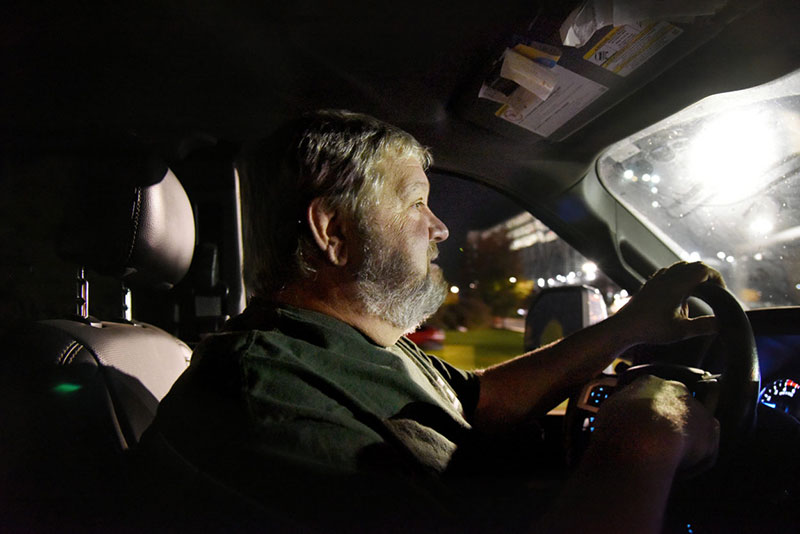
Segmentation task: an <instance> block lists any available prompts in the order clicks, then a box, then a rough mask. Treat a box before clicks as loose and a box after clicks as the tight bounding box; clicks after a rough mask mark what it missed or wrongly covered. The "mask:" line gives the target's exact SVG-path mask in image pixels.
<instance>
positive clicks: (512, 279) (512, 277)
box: [508, 276, 517, 284]
mask: <svg viewBox="0 0 800 534" xmlns="http://www.w3.org/2000/svg"><path fill="white" fill-rule="evenodd" d="M508 281H509V282H511V283H512V284H516V283H517V277H516V276H509V277H508Z"/></svg>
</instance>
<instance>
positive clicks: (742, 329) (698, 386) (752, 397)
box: [565, 283, 761, 463]
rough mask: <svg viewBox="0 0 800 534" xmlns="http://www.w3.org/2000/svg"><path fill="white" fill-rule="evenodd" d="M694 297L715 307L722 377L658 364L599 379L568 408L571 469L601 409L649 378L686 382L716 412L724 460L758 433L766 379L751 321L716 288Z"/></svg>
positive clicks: (700, 291)
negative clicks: (618, 391) (620, 392)
mask: <svg viewBox="0 0 800 534" xmlns="http://www.w3.org/2000/svg"><path fill="white" fill-rule="evenodd" d="M693 294H694V296H696V297H698V298H700V299H701V300H703V301H705V302H706V303H707V304H708V305H709V306H711V309H712V310H713V311H714V315H715V316H716V317H717V323H718V334H717V336H716V339H715V340H714V342H713V344H712V345H711V347H710V348H709V351H721V352H722V353H723V354H724V355H725V365H724V370H723V372H722V374H721V375H712V374H711V373H708V372H706V371H703V370H702V369H698V368H694V367H688V366H684V365H675V364H669V363H659V362H654V363H650V364H644V365H637V366H635V367H630V368H629V369H627V370H626V371H625V372H623V373H622V375H620V376H610V375H604V376H600V377H598V378H595V379H594V380H592V381H590V382H589V383H588V384H586V385H585V386H584V387H583V389H582V390H581V392H580V394H579V395H578V396H577V397H572V398H570V401H569V406H568V407H567V417H566V423H565V441H566V446H567V454H568V460H569V461H570V462H571V463H572V462H574V461H576V460H577V458H578V457H579V456H580V454H582V452H583V450H584V449H585V448H586V446H587V445H588V442H589V438H590V436H591V432H592V431H593V430H594V417H595V414H596V413H597V411H598V409H599V406H600V404H602V402H603V401H604V400H605V399H606V398H608V396H609V395H611V394H612V393H613V391H614V390H615V389H617V388H619V387H622V386H624V385H626V384H628V383H630V382H632V381H633V380H635V379H636V378H638V377H639V376H642V375H646V374H648V375H654V376H657V377H659V378H663V379H665V380H677V381H679V382H683V383H684V384H685V385H686V387H687V388H688V389H689V391H691V392H692V394H693V395H694V396H695V397H696V398H698V400H700V401H701V402H703V403H704V404H705V405H706V407H708V408H709V409H710V410H712V411H713V412H714V415H715V417H716V418H717V419H718V420H719V422H720V457H721V458H724V457H726V456H727V454H728V451H729V450H731V449H732V448H733V447H734V445H735V444H736V443H737V442H738V441H739V439H740V438H742V437H744V436H746V435H747V434H748V433H749V432H750V431H751V430H752V429H753V428H754V427H755V419H756V406H757V402H758V393H759V391H760V385H761V384H760V383H761V379H760V374H759V366H758V354H757V352H756V345H755V339H754V338H753V330H752V328H751V326H750V321H749V320H748V319H747V315H746V314H745V312H744V310H743V309H742V307H741V306H740V305H739V303H738V301H737V300H736V298H735V297H734V296H733V295H732V294H731V293H730V292H728V290H726V289H724V288H722V287H720V286H718V285H716V284H711V283H704V284H701V285H699V286H698V287H697V288H696V289H695V290H694V292H693ZM703 356H704V354H700V355H698V357H697V358H696V360H695V361H696V362H698V363H699V362H701V361H702V358H703Z"/></svg>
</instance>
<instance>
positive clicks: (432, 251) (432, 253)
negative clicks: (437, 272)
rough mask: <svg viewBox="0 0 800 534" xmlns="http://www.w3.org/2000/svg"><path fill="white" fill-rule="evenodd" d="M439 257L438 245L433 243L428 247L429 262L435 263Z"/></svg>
mask: <svg viewBox="0 0 800 534" xmlns="http://www.w3.org/2000/svg"><path fill="white" fill-rule="evenodd" d="M438 257H439V247H438V246H437V245H436V243H431V244H430V245H429V246H428V260H429V261H433V260H435V259H436V258H438Z"/></svg>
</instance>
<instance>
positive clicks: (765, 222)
mask: <svg viewBox="0 0 800 534" xmlns="http://www.w3.org/2000/svg"><path fill="white" fill-rule="evenodd" d="M773 228H775V225H774V224H773V223H772V221H770V220H769V219H764V218H761V219H756V220H755V221H753V222H752V223H751V224H750V231H751V232H753V233H754V234H756V235H767V234H769V233H770V232H772V229H773Z"/></svg>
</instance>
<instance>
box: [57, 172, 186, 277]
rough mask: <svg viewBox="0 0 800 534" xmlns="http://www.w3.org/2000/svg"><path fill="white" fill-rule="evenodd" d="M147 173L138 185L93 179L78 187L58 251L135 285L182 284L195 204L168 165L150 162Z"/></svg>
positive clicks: (125, 181) (81, 263)
mask: <svg viewBox="0 0 800 534" xmlns="http://www.w3.org/2000/svg"><path fill="white" fill-rule="evenodd" d="M154 173H155V176H156V177H157V176H158V175H160V176H161V179H160V180H158V179H157V178H156V179H155V180H154V179H153V176H154ZM146 174H147V176H144V177H143V178H142V180H140V182H139V184H135V183H132V180H131V179H130V177H126V179H123V180H118V181H109V180H108V179H107V177H106V180H97V179H95V178H94V177H90V178H89V179H87V180H86V182H85V183H83V184H82V185H80V186H78V187H79V188H81V189H82V190H81V191H78V193H79V198H80V199H81V200H80V201H79V205H78V206H71V207H70V209H68V210H67V214H66V217H67V219H66V220H65V221H64V224H63V225H62V227H61V235H60V238H59V239H58V245H57V246H58V252H59V255H61V256H62V257H63V258H65V259H67V260H70V261H74V262H76V263H78V264H79V265H81V266H83V267H87V268H90V269H92V270H94V271H96V272H98V273H100V274H103V275H110V276H115V277H118V278H120V279H121V280H123V281H124V282H125V283H126V284H128V285H129V286H131V287H137V286H138V287H142V286H144V287H152V288H159V289H169V288H171V287H172V286H173V285H175V284H176V283H177V282H179V281H180V280H181V279H182V278H183V276H184V275H185V274H186V272H187V271H188V270H189V266H190V264H191V262H192V253H193V251H194V244H195V227H194V214H193V212H192V206H191V203H190V202H189V198H188V196H187V195H186V191H185V190H184V189H183V186H182V185H181V184H180V182H179V181H178V179H177V178H176V177H175V175H174V174H173V173H172V171H170V170H169V169H168V168H167V167H166V166H164V165H163V164H160V165H157V166H156V167H153V165H149V166H148V172H147V173H146ZM154 182H155V183H154Z"/></svg>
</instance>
